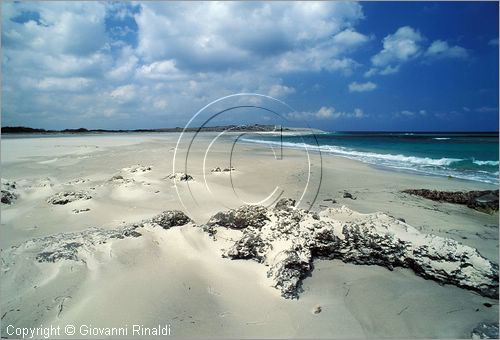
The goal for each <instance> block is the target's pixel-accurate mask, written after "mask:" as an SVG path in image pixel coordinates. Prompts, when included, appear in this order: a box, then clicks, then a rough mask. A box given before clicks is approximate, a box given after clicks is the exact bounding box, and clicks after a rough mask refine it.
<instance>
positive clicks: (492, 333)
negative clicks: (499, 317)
mask: <svg viewBox="0 0 500 340" xmlns="http://www.w3.org/2000/svg"><path fill="white" fill-rule="evenodd" d="M471 336H472V339H498V323H486V322H481V323H480V324H479V325H477V326H476V327H475V328H474V329H473V330H472V334H471Z"/></svg>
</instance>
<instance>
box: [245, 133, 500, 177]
mask: <svg viewBox="0 0 500 340" xmlns="http://www.w3.org/2000/svg"><path fill="white" fill-rule="evenodd" d="M243 140H244V141H246V142H249V143H265V144H269V143H271V144H274V145H282V146H283V147H289V148H301V149H302V148H303V147H304V144H305V145H306V146H307V147H308V149H312V150H314V149H319V150H320V151H321V153H322V154H324V155H328V154H332V155H338V156H342V157H346V158H350V159H354V160H358V161H361V162H364V163H368V164H372V165H375V166H380V167H384V168H390V169H395V170H401V171H408V172H412V173H417V174H422V175H436V176H445V177H454V178H460V179H464V180H471V181H478V182H484V183H491V184H496V185H498V182H499V181H498V178H499V174H498V151H499V150H498V133H477V132H475V133H470V132H460V133H437V132H436V133H434V132H433V133H421V132H327V133H325V132H321V133H314V134H311V133H309V134H302V133H297V134H294V133H291V134H290V133H285V132H284V133H283V134H281V135H266V134H262V135H258V136H251V137H248V138H244V139H243Z"/></svg>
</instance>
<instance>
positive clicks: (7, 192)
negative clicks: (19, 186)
mask: <svg viewBox="0 0 500 340" xmlns="http://www.w3.org/2000/svg"><path fill="white" fill-rule="evenodd" d="M18 197H19V195H18V194H17V191H16V182H9V181H7V180H5V179H3V178H2V200H1V201H2V203H3V204H9V205H10V204H12V203H14V201H15V200H16V199H17V198H18Z"/></svg>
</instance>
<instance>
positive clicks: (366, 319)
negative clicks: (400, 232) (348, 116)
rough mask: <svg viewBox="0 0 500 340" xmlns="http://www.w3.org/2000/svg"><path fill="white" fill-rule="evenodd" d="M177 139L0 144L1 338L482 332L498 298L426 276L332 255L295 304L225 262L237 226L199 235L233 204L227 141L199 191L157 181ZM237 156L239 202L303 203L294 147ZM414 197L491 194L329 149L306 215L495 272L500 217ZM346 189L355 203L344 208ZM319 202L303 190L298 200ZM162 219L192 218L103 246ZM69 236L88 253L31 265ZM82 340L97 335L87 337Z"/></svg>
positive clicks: (251, 266)
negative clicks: (467, 252)
mask: <svg viewBox="0 0 500 340" xmlns="http://www.w3.org/2000/svg"><path fill="white" fill-rule="evenodd" d="M178 136H179V135H178V134H175V133H168V134H148V135H136V136H130V138H129V136H123V135H119V136H73V137H54V138H27V139H17V138H12V139H10V138H8V139H2V145H1V147H2V178H3V181H4V182H6V181H8V182H9V183H14V182H15V189H14V192H15V193H16V194H17V196H18V197H17V199H16V200H14V201H13V203H12V204H10V205H8V204H2V210H1V233H2V235H1V238H0V239H1V248H2V255H1V256H2V272H1V275H2V285H1V301H2V302H1V303H2V306H1V307H2V308H1V310H2V311H3V313H2V314H3V315H2V329H1V332H2V335H4V334H6V332H7V328H6V327H7V326H8V325H13V326H15V327H37V326H39V325H40V324H43V325H61V326H65V325H67V324H73V325H76V326H77V328H78V327H80V325H85V326H87V327H94V329H97V330H99V329H100V330H101V331H102V330H103V328H109V327H131V326H130V325H133V324H139V325H144V326H145V327H157V326H158V325H167V324H168V325H169V327H170V330H171V335H172V336H174V337H187V338H207V337H209V338H216V337H230V338H255V337H265V338H288V337H291V338H316V337H318V338H394V337H399V338H413V337H420V338H423V337H429V338H436V337H444V338H453V337H458V338H470V336H471V331H472V329H473V328H474V327H475V326H476V325H477V324H478V323H480V322H495V321H496V320H498V300H497V299H494V298H490V297H486V296H484V295H482V294H479V293H478V292H474V291H471V290H469V289H464V288H459V287H457V286H455V285H452V284H444V285H443V284H440V283H438V282H436V281H435V280H432V279H424V278H423V277H421V276H418V275H416V274H415V273H414V272H413V271H412V270H411V269H408V268H400V267H397V266H396V268H394V270H389V269H387V268H385V267H383V266H377V265H357V264H352V263H346V262H345V261H341V260H338V259H337V260H335V259H334V260H326V259H323V260H321V259H316V260H314V263H313V266H314V268H313V270H311V272H310V274H309V275H308V276H307V277H306V278H305V279H304V280H303V282H302V286H301V287H302V289H301V292H300V293H299V295H298V298H295V299H286V298H284V297H282V296H281V295H280V291H279V290H278V289H276V288H274V287H272V286H273V282H272V278H270V277H267V275H266V272H267V271H268V269H269V268H268V266H267V265H266V264H265V263H258V262H257V261H253V260H243V259H240V260H231V259H229V258H227V257H223V256H222V255H223V254H224V252H225V251H226V250H227V249H228V247H230V245H231V240H233V241H234V239H236V238H237V237H238V235H239V234H241V231H238V230H226V231H222V232H220V233H218V234H217V237H215V239H214V238H212V237H210V235H209V234H208V233H207V232H205V231H204V230H203V228H201V227H200V226H201V225H203V224H205V223H206V222H207V221H208V220H209V219H210V217H211V216H213V215H214V214H216V213H218V212H220V211H223V210H227V209H229V208H237V207H238V206H240V205H242V204H241V202H239V201H238V199H235V195H234V192H231V191H232V189H231V187H230V185H228V182H227V181H228V179H229V176H230V174H229V172H224V171H221V172H211V171H210V169H212V168H214V167H217V166H218V167H221V168H222V169H223V168H224V167H228V166H229V164H228V160H227V155H228V154H227V152H226V151H227V147H229V146H230V143H227V142H224V141H221V142H220V143H219V144H218V147H214V149H213V150H212V151H211V152H210V155H209V157H208V158H207V166H206V169H205V178H206V180H207V185H209V186H210V192H211V194H207V191H206V188H205V183H204V180H203V177H204V176H203V175H204V174H203V168H202V167H192V168H190V170H189V175H191V176H192V177H193V180H191V181H188V182H185V181H177V182H176V183H175V184H174V182H173V180H170V179H168V178H167V176H168V175H169V174H171V173H172V160H173V155H174V152H173V148H174V147H175V145H176V142H177V138H178ZM213 136H214V134H208V133H207V135H206V136H204V138H205V137H206V138H207V140H210V138H212V137H213ZM239 148H240V151H241V152H239V153H238V154H237V155H236V156H235V157H234V160H233V162H232V164H231V165H232V166H233V167H234V168H235V169H234V171H232V172H231V176H234V177H233V179H234V183H236V184H235V186H234V187H235V188H236V190H237V191H238V197H239V198H241V199H243V200H259V199H262V198H263V197H265V196H267V195H268V193H269V192H270V189H271V190H272V188H274V187H275V184H274V183H276V182H279V183H280V184H279V185H280V188H284V189H285V195H289V196H294V195H295V196H299V197H300V193H301V190H302V188H303V185H304V182H305V181H306V180H307V164H306V165H304V162H303V159H304V155H303V152H301V151H298V150H290V149H286V150H285V151H284V157H283V160H281V161H279V162H278V161H276V160H275V159H274V156H273V154H272V153H270V152H269V150H267V149H266V148H264V147H262V146H259V145H248V144H245V145H241V146H239ZM47 150H50V152H47ZM181 153H182V152H179V154H178V155H177V157H180V156H179V155H180V154H181ZM42 155H43V156H42ZM4 156H5V157H4ZM203 156H204V154H203V152H202V151H200V150H193V152H191V153H190V156H189V157H190V159H193V160H194V162H195V163H196V162H199V161H201V160H200V159H202V158H203ZM271 161H272V162H274V163H272V162H271ZM270 164H271V165H270ZM191 169H192V170H191ZM313 169H314V164H313ZM313 173H314V170H313ZM313 177H314V176H313ZM188 183H189V188H188V187H187V185H188ZM176 185H177V188H178V190H176V188H175V186H176ZM408 188H432V189H440V190H473V189H495V188H494V186H492V185H487V184H480V183H474V182H470V181H461V180H457V179H448V178H439V177H430V176H418V175H412V174H408V173H403V172H395V171H389V170H384V169H377V168H374V167H371V166H368V165H366V164H362V163H359V162H356V161H351V160H347V159H344V158H340V157H336V156H329V155H323V179H322V182H321V186H320V190H319V194H318V197H317V200H316V203H315V204H314V205H313V209H312V210H313V211H323V210H325V209H328V208H333V209H334V210H332V211H339V210H338V209H339V208H341V206H345V207H346V208H348V209H352V210H354V211H358V212H360V213H363V214H371V213H375V212H382V213H385V214H387V215H390V216H394V217H395V218H402V219H404V221H406V223H407V224H408V225H410V226H412V227H413V228H415V229H416V230H418V231H419V232H420V233H422V234H424V235H425V234H433V235H437V236H441V237H445V238H449V239H452V240H455V241H458V242H460V243H461V244H463V245H465V246H470V247H472V248H475V249H477V250H478V251H479V253H480V254H481V255H482V256H484V257H485V258H486V259H488V260H489V261H491V262H492V263H495V264H498V214H493V215H489V214H485V213H482V212H479V211H476V210H472V209H469V208H467V207H464V206H459V205H454V204H447V203H439V202H434V201H430V200H426V199H424V198H419V197H415V196H410V195H407V194H403V193H401V192H400V191H401V190H403V189H408ZM189 190H191V191H193V192H195V194H194V196H195V197H196V204H195V203H193V201H192V197H194V196H191V195H190V194H189ZM177 191H178V192H179V194H180V196H181V198H182V202H183V203H184V206H183V204H182V203H181V201H180V200H179V198H178V196H177ZM345 191H347V192H349V193H351V194H352V196H353V197H354V198H355V199H350V198H344V196H343V194H344V192H345ZM60 192H72V193H82V195H69V196H66V198H68V197H69V200H70V201H71V200H73V199H74V201H72V202H69V203H67V204H51V203H48V199H49V198H51V197H52V201H51V202H54V200H55V199H60V198H61V197H60V196H56V197H55V198H54V195H56V194H58V193H60ZM313 196H314V192H313V193H308V194H306V195H305V196H304V197H305V198H304V204H305V202H306V201H311V200H312V199H313ZM62 198H64V196H63V197H62ZM295 198H297V197H295ZM326 199H334V200H335V201H336V203H332V201H330V200H327V201H325V200H326ZM224 207H227V208H224ZM186 208H187V210H188V211H186ZM335 209H337V210H335ZM167 210H181V211H182V210H184V211H185V212H186V214H187V215H188V216H189V217H190V218H191V219H192V220H193V221H192V222H190V223H187V224H185V225H184V226H179V227H172V228H170V229H168V230H166V229H163V228H160V227H158V226H157V225H156V226H155V224H154V223H153V224H151V223H146V224H144V225H141V226H140V227H139V228H138V229H135V230H136V231H138V232H139V233H140V236H138V237H121V238H120V237H110V235H111V234H109V233H110V232H111V233H113V230H120V228H123V227H124V226H130V225H133V224H134V223H141V221H143V220H148V219H151V218H152V217H153V216H155V215H158V214H160V213H161V212H163V211H167ZM332 214H333V216H334V217H333V218H335V213H332ZM337 214H338V213H337ZM362 216H365V215H362ZM366 216H368V215H366ZM384 216H385V215H384ZM363 218H364V217H363ZM398 223H399V222H398ZM404 225H406V224H404ZM92 228H94V229H92ZM47 236H50V237H49V238H46V237H47ZM68 240H71V242H72V243H71V244H73V243H75V242H76V243H79V244H80V243H81V244H83V246H81V245H77V246H76V248H77V249H76V251H75V253H74V255H75V257H74V258H73V259H71V258H70V257H71V256H69V258H68V257H64V256H63V258H62V259H57V260H53V262H52V261H51V260H48V261H37V260H36V256H37V254H38V256H39V255H40V254H41V253H44V252H45V253H46V254H49V253H48V250H51V249H52V250H54V249H57V247H61V245H63V248H64V247H66V248H64V249H63V250H64V251H67V252H68V253H71V252H72V249H71V244H70V245H69V246H68V245H67V244H68V242H70V241H68ZM64 244H66V246H64ZM61 249H62V248H61ZM71 254H73V253H71ZM66 255H67V254H66ZM66 255H65V256H66ZM497 283H498V282H497ZM497 298H498V297H497ZM318 308H319V310H318ZM315 311H316V312H317V313H315ZM318 311H320V312H319V313H318ZM97 330H96V331H95V332H97ZM128 331H129V333H128V334H127V335H128V336H134V334H132V331H131V329H129V330H128ZM77 335H78V333H77ZM87 336H92V337H97V338H99V337H102V335H101V336H99V334H86V335H85V334H84V335H81V337H87ZM135 336H136V335H135ZM14 337H16V336H14ZM61 337H63V338H64V337H65V336H64V334H62V335H61ZM118 337H120V336H118Z"/></svg>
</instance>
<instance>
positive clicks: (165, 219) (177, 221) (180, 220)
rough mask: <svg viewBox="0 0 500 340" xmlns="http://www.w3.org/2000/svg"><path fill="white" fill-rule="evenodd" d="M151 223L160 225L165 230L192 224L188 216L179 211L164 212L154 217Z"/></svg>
mask: <svg viewBox="0 0 500 340" xmlns="http://www.w3.org/2000/svg"><path fill="white" fill-rule="evenodd" d="M151 221H152V222H153V223H156V224H158V225H159V226H160V227H162V228H163V229H170V228H172V227H177V226H182V225H186V224H188V223H189V222H192V221H191V219H190V218H189V217H187V216H186V214H184V213H183V212H182V211H179V210H169V211H164V212H162V213H161V214H159V215H157V216H155V217H153V218H152V219H151Z"/></svg>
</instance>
